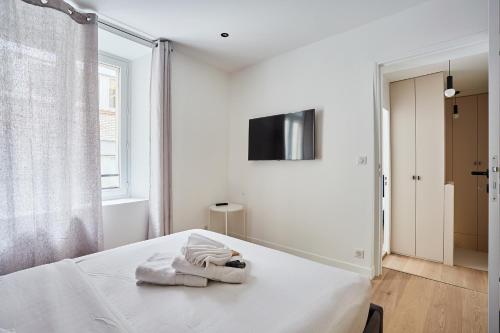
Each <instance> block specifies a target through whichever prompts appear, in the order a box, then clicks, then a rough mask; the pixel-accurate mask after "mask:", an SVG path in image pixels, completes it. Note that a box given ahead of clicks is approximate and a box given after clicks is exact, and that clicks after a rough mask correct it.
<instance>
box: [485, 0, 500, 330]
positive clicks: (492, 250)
mask: <svg viewBox="0 0 500 333" xmlns="http://www.w3.org/2000/svg"><path fill="white" fill-rule="evenodd" d="M488 15H489V32H490V33H489V46H490V47H489V55H488V90H489V94H488V98H489V101H488V117H489V118H488V127H489V128H488V130H489V139H488V145H489V147H488V149H489V159H490V161H489V163H490V164H489V166H490V170H491V171H492V172H490V177H489V187H490V198H489V199H490V200H489V204H488V329H489V332H490V333H498V332H499V331H500V328H499V309H500V287H499V277H500V205H499V203H498V201H499V198H498V185H497V184H498V172H493V171H494V169H493V167H498V158H499V156H500V145H499V141H500V96H499V93H500V57H499V55H500V53H499V50H500V4H499V0H489V10H488ZM495 164H496V165H495Z"/></svg>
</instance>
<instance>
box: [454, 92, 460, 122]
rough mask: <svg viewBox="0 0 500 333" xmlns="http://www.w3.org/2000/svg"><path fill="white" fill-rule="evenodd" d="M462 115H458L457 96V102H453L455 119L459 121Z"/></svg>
mask: <svg viewBox="0 0 500 333" xmlns="http://www.w3.org/2000/svg"><path fill="white" fill-rule="evenodd" d="M458 117H460V115H459V114H458V105H457V96H456V95H455V100H454V101H453V119H458Z"/></svg>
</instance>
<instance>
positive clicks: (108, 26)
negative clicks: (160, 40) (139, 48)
mask: <svg viewBox="0 0 500 333" xmlns="http://www.w3.org/2000/svg"><path fill="white" fill-rule="evenodd" d="M97 23H98V24H99V28H102V29H104V30H106V31H109V32H111V33H114V34H116V35H119V36H121V37H123V38H126V39H129V40H131V41H133V42H137V43H140V44H142V45H145V46H148V47H153V46H155V44H156V41H155V40H152V39H149V38H147V37H144V36H141V35H139V34H137V33H135V32H132V31H130V30H128V29H125V28H122V27H120V26H117V25H115V24H113V23H109V22H107V21H105V20H103V19H101V18H99V17H98V19H97Z"/></svg>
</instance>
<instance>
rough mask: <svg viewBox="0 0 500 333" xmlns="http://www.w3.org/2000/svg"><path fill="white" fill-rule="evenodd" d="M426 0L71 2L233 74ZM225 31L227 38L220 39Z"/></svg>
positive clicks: (84, 0) (154, 0)
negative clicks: (227, 34) (156, 38)
mask: <svg viewBox="0 0 500 333" xmlns="http://www.w3.org/2000/svg"><path fill="white" fill-rule="evenodd" d="M425 1H426V0H377V1H373V0H251V1H242V0H210V1H209V0H205V1H203V0H142V1H141V0H74V1H73V2H74V3H75V4H76V5H77V6H79V7H80V8H82V9H88V10H93V11H96V12H97V13H98V14H100V15H103V16H105V17H108V18H110V19H113V20H115V21H117V22H121V23H122V24H125V25H127V26H129V27H131V28H134V29H137V30H139V31H142V32H144V33H146V34H148V35H150V36H154V37H163V38H168V39H170V40H172V41H174V42H176V43H177V48H180V49H181V50H182V51H183V52H187V53H189V54H191V55H192V56H195V57H197V58H199V59H202V60H204V61H205V62H208V63H210V64H212V65H214V66H216V67H219V68H221V69H223V70H226V71H236V70H239V69H241V68H243V67H246V66H249V65H251V64H254V63H256V62H258V61H260V60H263V59H265V58H269V57H272V56H274V55H277V54H279V53H283V52H286V51H288V50H292V49H295V48H297V47H300V46H303V45H307V44H310V43H312V42H315V41H318V40H320V39H323V38H326V37H328V36H331V35H333V34H336V33H340V32H343V31H346V30H349V29H352V28H355V27H357V26H360V25H363V24H366V23H368V22H370V21H373V20H376V19H379V18H381V17H384V16H389V15H392V14H395V13H397V12H399V11H402V10H404V9H407V8H409V7H412V6H414V5H416V4H419V3H422V2H425ZM222 32H227V33H229V34H230V37H229V38H221V37H220V33H222Z"/></svg>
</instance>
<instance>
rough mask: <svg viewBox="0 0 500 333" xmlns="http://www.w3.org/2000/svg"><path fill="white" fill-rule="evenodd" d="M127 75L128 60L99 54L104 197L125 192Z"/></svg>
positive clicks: (102, 185)
mask: <svg viewBox="0 0 500 333" xmlns="http://www.w3.org/2000/svg"><path fill="white" fill-rule="evenodd" d="M127 78H128V62H127V61H124V60H121V59H119V58H116V57H114V56H110V55H104V54H101V53H100V54H99V121H100V134H101V187H102V191H103V192H102V193H103V199H115V198H120V197H125V196H127V194H128V191H127V184H128V179H127V170H128V153H127V142H128V136H127V133H128V130H127V125H128V124H127V119H128V117H127V106H128V103H127V102H128V96H127V87H128V80H127Z"/></svg>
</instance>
